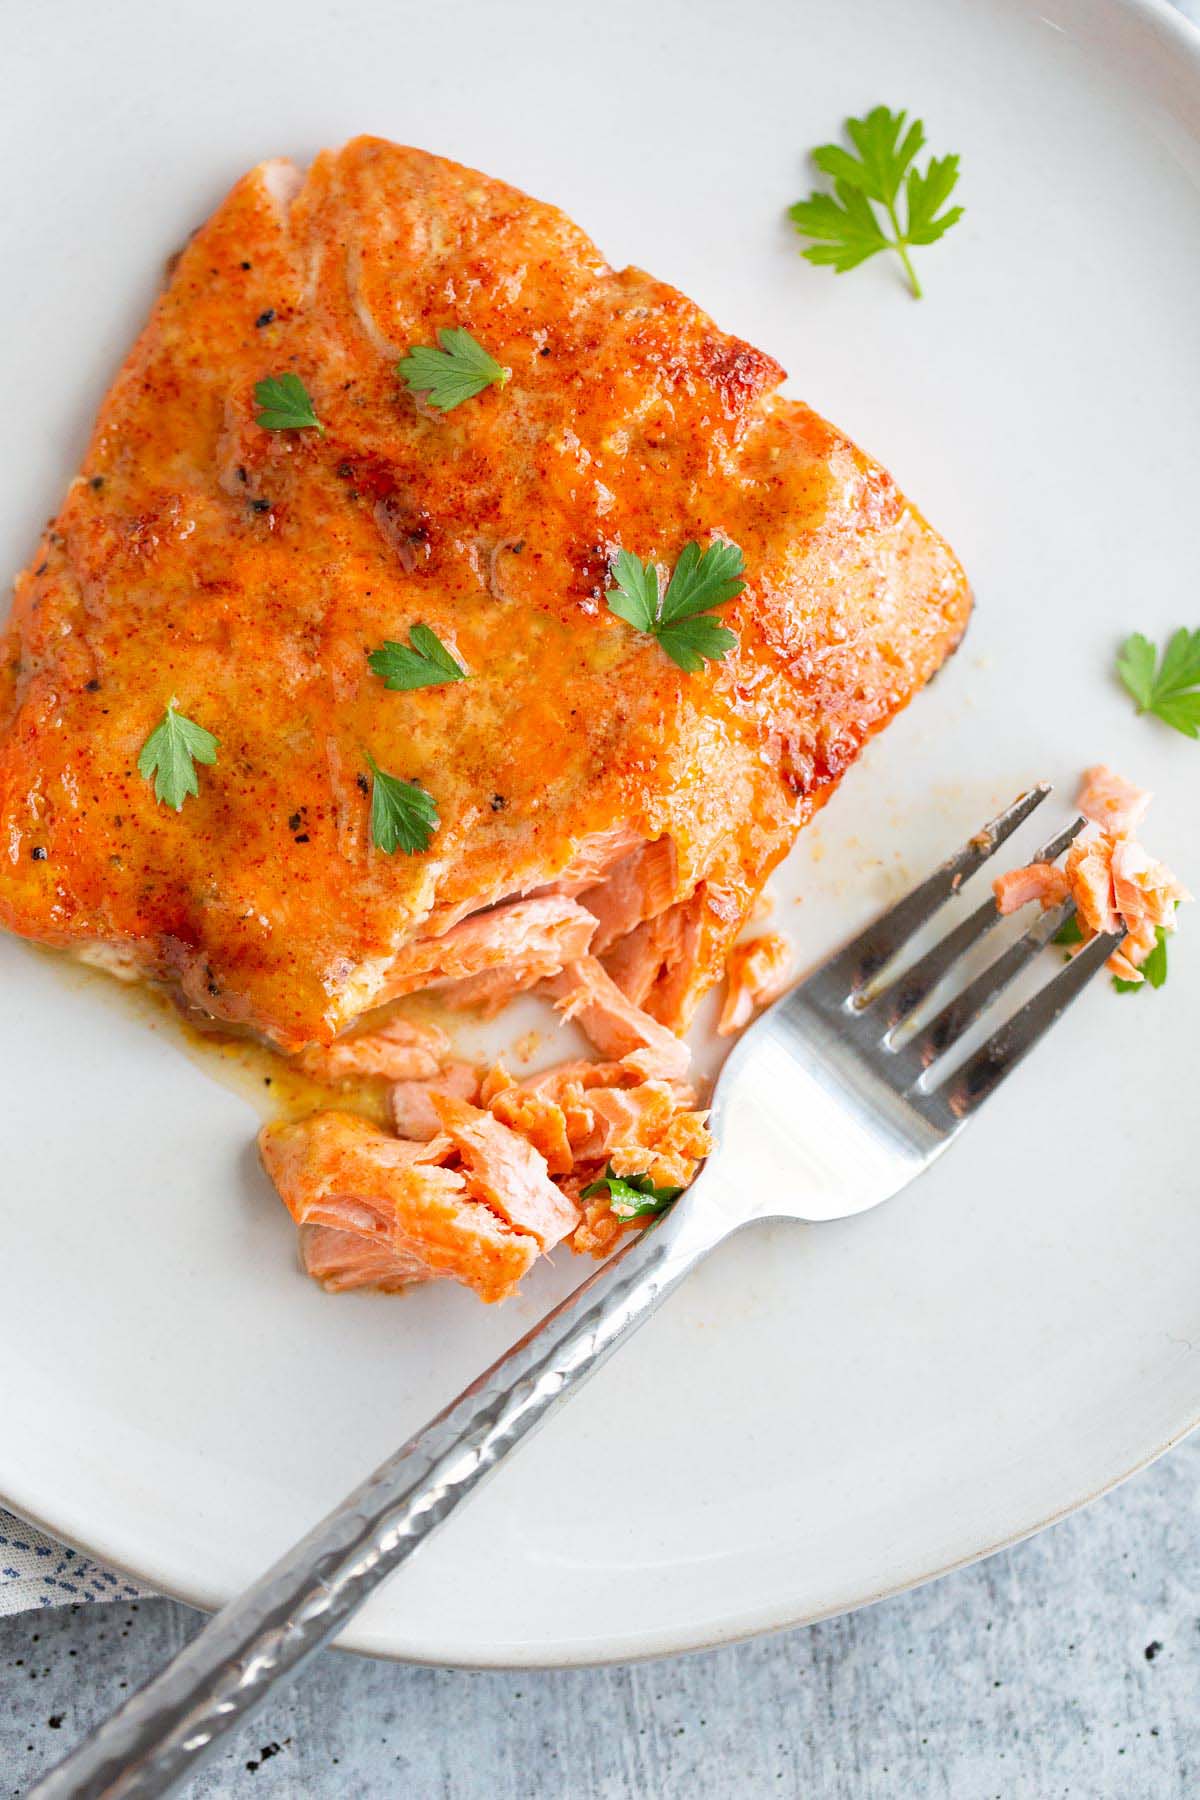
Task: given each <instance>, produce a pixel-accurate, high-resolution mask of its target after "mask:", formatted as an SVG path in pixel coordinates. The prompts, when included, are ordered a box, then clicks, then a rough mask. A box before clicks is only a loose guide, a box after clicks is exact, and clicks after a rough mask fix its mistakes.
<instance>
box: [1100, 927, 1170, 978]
mask: <svg viewBox="0 0 1200 1800" xmlns="http://www.w3.org/2000/svg"><path fill="white" fill-rule="evenodd" d="M1154 935H1155V937H1156V938H1157V939H1158V942H1157V944H1155V946H1154V948H1153V950H1152V951H1151V952H1150V954H1149V956H1148V957H1147V958H1146V960H1145V962H1144V963H1142V965H1141V970H1142V974H1143V976H1144V977H1145V979H1144V980H1143V981H1122V979H1121V977H1120V976H1119V975H1114V976H1113V986H1114V987H1115V988H1116V990H1117V992H1118V994H1136V993H1138V991H1139V990H1140V989H1141V988H1145V987H1152V988H1160V987H1161V986H1162V984H1163V982H1164V981H1165V980H1166V979H1167V936H1168V934H1167V932H1166V930H1165V929H1164V928H1163V926H1161V925H1158V926H1156V927H1155V931H1154Z"/></svg>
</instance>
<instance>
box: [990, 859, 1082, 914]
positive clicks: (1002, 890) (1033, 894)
mask: <svg viewBox="0 0 1200 1800" xmlns="http://www.w3.org/2000/svg"><path fill="white" fill-rule="evenodd" d="M992 892H993V894H995V896H996V909H997V911H998V912H1001V913H1011V912H1016V911H1018V909H1019V908H1020V907H1022V906H1028V905H1029V903H1030V901H1032V900H1040V902H1041V904H1042V909H1043V911H1045V910H1047V909H1049V908H1050V907H1052V906H1059V905H1061V904H1062V902H1063V901H1064V900H1065V899H1066V898H1067V896H1068V895H1069V894H1070V892H1071V883H1070V882H1069V881H1068V879H1067V874H1066V871H1065V869H1060V868H1059V867H1058V864H1057V863H1047V862H1037V863H1027V864H1026V866H1025V867H1024V868H1023V869H1006V870H1005V871H1004V873H1003V875H997V877H996V879H995V881H993V883H992Z"/></svg>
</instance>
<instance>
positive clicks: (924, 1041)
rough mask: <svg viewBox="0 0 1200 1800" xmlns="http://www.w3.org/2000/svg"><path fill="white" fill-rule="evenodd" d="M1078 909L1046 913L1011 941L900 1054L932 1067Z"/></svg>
mask: <svg viewBox="0 0 1200 1800" xmlns="http://www.w3.org/2000/svg"><path fill="white" fill-rule="evenodd" d="M1074 913H1075V907H1074V905H1073V904H1068V905H1066V906H1059V907H1056V908H1055V909H1054V910H1053V911H1051V912H1046V913H1043V914H1042V916H1041V918H1040V919H1038V920H1037V922H1036V924H1034V925H1031V926H1030V928H1029V930H1028V931H1027V932H1026V933H1025V934H1024V936H1023V937H1019V938H1018V939H1017V941H1016V943H1015V944H1010V945H1009V947H1008V949H1007V950H1005V951H1004V953H1003V955H1001V956H998V957H997V958H996V960H995V961H994V962H990V963H989V964H988V966H987V968H986V969H984V970H982V971H981V973H980V974H978V975H977V976H976V977H975V979H974V981H969V982H968V983H967V985H966V987H965V988H963V989H962V991H961V992H960V993H957V994H955V995H954V997H953V998H952V999H950V1000H948V1001H947V1002H946V1004H945V1006H943V1007H942V1009H941V1011H940V1012H939V1013H937V1014H935V1016H934V1017H933V1018H932V1019H930V1021H929V1023H928V1024H927V1025H923V1026H922V1027H921V1029H920V1031H917V1032H914V1033H913V1036H912V1037H911V1038H910V1039H909V1040H908V1041H907V1042H906V1043H905V1044H903V1045H902V1046H901V1049H900V1055H901V1056H902V1057H904V1058H906V1059H908V1060H915V1061H916V1062H918V1063H919V1064H920V1067H921V1068H922V1069H927V1068H929V1066H930V1064H931V1063H935V1062H936V1061H937V1059H938V1057H939V1056H942V1055H944V1054H945V1052H946V1051H947V1050H949V1049H950V1048H951V1046H952V1045H954V1044H956V1043H957V1042H958V1040H959V1038H960V1037H961V1036H962V1035H963V1033H964V1032H965V1031H967V1030H969V1029H970V1027H971V1026H972V1025H973V1024H974V1023H975V1021H976V1019H977V1018H979V1016H980V1014H981V1013H983V1012H986V1010H987V1008H988V1007H989V1006H990V1005H991V1004H992V1001H993V1000H995V999H997V998H998V996H999V995H1001V994H1002V993H1003V992H1004V990H1005V988H1006V987H1007V986H1008V985H1009V983H1010V982H1012V981H1015V980H1016V978H1017V976H1018V975H1019V974H1020V973H1021V970H1022V969H1023V968H1025V966H1026V964H1027V963H1030V962H1032V961H1033V959H1034V957H1035V956H1038V955H1040V954H1041V952H1042V951H1043V950H1044V949H1045V948H1046V945H1047V944H1048V943H1049V942H1050V940H1051V938H1052V937H1053V936H1054V934H1055V932H1056V931H1058V930H1059V929H1060V928H1061V927H1062V926H1063V925H1065V924H1066V922H1067V920H1068V919H1070V918H1072V917H1073V916H1074Z"/></svg>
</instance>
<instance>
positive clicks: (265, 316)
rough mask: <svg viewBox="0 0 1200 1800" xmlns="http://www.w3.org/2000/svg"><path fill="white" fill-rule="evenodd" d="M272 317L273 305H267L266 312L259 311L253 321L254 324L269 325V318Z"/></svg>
mask: <svg viewBox="0 0 1200 1800" xmlns="http://www.w3.org/2000/svg"><path fill="white" fill-rule="evenodd" d="M274 317H275V308H274V307H273V306H268V308H267V310H266V312H260V313H259V315H258V317H257V319H255V321H254V323H255V324H256V325H269V324H270V323H271V320H272V319H273V318H274Z"/></svg>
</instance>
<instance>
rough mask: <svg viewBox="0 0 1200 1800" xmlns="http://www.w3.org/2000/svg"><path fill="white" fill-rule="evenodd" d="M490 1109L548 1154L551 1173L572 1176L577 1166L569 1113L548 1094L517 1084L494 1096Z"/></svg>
mask: <svg viewBox="0 0 1200 1800" xmlns="http://www.w3.org/2000/svg"><path fill="white" fill-rule="evenodd" d="M488 1111H489V1112H490V1113H491V1115H492V1117H493V1118H494V1119H499V1121H500V1123H501V1124H502V1125H506V1126H507V1127H508V1129H509V1130H510V1131H515V1132H516V1133H517V1134H518V1136H519V1137H523V1138H524V1139H525V1141H526V1142H527V1143H530V1144H532V1145H533V1147H534V1149H535V1150H536V1151H538V1153H539V1154H540V1155H541V1156H544V1157H545V1159H546V1167H547V1169H548V1170H549V1172H550V1174H551V1175H569V1174H570V1172H571V1170H572V1169H573V1168H574V1167H575V1153H574V1151H573V1149H572V1147H571V1139H570V1137H569V1135H568V1132H567V1115H566V1113H565V1112H564V1111H563V1109H562V1107H561V1106H560V1105H559V1104H558V1102H557V1101H556V1100H551V1099H550V1097H549V1095H547V1094H537V1093H530V1091H529V1090H528V1089H527V1088H523V1087H518V1086H516V1085H515V1084H514V1085H513V1086H512V1087H509V1088H504V1089H502V1090H501V1091H500V1092H499V1093H495V1094H493V1095H492V1097H491V1099H490V1100H489V1101H488Z"/></svg>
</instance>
